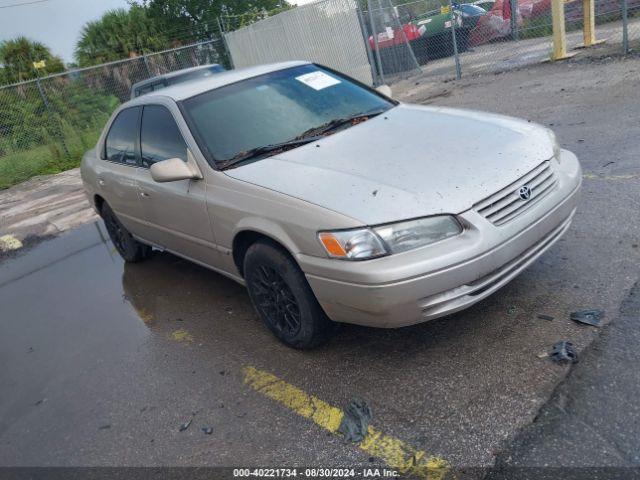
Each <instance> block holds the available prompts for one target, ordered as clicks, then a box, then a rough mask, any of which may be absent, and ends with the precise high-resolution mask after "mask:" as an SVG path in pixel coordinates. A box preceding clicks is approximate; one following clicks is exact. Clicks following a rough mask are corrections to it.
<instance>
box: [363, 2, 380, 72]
mask: <svg viewBox="0 0 640 480" xmlns="http://www.w3.org/2000/svg"><path fill="white" fill-rule="evenodd" d="M372 7H373V5H372V4H371V0H368V1H367V10H368V13H369V24H370V25H371V35H372V36H373V46H374V53H375V55H376V63H377V64H378V78H379V80H380V82H381V83H384V72H383V69H382V58H380V46H379V45H378V32H377V30H376V24H375V23H373V13H372V12H371V8H372ZM367 41H368V39H367Z"/></svg>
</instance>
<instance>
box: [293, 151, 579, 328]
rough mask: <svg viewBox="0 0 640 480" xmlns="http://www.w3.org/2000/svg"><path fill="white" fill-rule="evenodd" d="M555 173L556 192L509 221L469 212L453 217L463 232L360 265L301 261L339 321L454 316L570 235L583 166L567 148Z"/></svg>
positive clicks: (379, 323) (380, 323)
mask: <svg viewBox="0 0 640 480" xmlns="http://www.w3.org/2000/svg"><path fill="white" fill-rule="evenodd" d="M553 162H555V160H553ZM554 169H555V171H556V173H557V177H558V184H557V186H556V187H555V188H554V190H553V192H551V193H550V194H549V195H547V196H545V197H544V199H543V200H541V201H540V202H538V203H537V204H535V206H533V207H531V208H530V209H528V210H527V211H526V213H524V214H522V215H520V216H518V217H516V218H514V219H513V220H511V221H510V222H508V223H507V224H504V225H501V226H496V225H494V224H492V223H491V222H489V221H488V220H487V219H486V218H484V217H483V216H482V215H480V214H479V213H478V212H477V211H475V210H474V209H471V210H467V211H466V212H464V213H462V214H460V215H458V218H459V219H460V220H461V221H462V222H463V223H464V224H465V226H466V229H465V231H464V232H463V233H462V234H461V235H459V236H458V237H454V238H451V239H448V240H445V241H442V242H440V243H437V244H433V245H429V246H427V247H423V248H420V249H416V250H413V251H410V252H405V253H402V254H397V255H390V256H387V257H383V258H379V259H374V260H368V261H363V262H348V261H337V260H333V259H326V258H318V257H310V256H304V255H299V256H298V262H299V263H300V266H301V267H302V270H303V271H304V272H305V274H306V277H307V279H308V281H309V284H310V285H311V288H312V290H313V291H314V293H315V295H316V297H317V298H318V301H319V302H320V305H321V306H322V307H323V309H324V310H325V312H326V313H327V315H328V316H329V317H330V318H331V319H333V320H335V321H338V322H344V323H355V324H359V325H367V326H373V327H383V328H395V327H402V326H406V325H413V324H416V323H420V322H424V321H427V320H431V319H434V318H438V317H442V316H444V315H448V314H450V313H454V312H457V311H459V310H462V309H464V308H466V307H468V306H470V305H472V304H474V303H476V302H478V301H480V300H482V299H483V298H485V297H487V296H489V295H490V294H492V293H493V292H495V291H496V290H498V289H499V288H500V287H502V286H503V285H505V284H506V283H508V282H509V281H510V280H511V279H513V278H514V277H515V276H517V275H518V274H519V273H520V272H522V271H523V270H524V269H526V268H527V267H528V266H529V265H530V264H531V263H533V262H534V261H535V260H536V259H537V258H538V257H540V256H541V255H542V254H543V253H544V252H545V251H547V250H548V249H549V248H550V247H551V246H552V245H553V244H554V243H555V242H556V241H558V240H559V239H560V237H561V236H562V235H563V234H564V232H566V231H567V229H568V228H569V226H570V224H571V220H572V218H573V215H574V213H575V210H576V206H577V203H578V197H579V190H580V184H581V179H582V176H581V169H580V165H579V163H578V160H577V158H576V157H575V155H573V154H572V153H571V152H568V151H564V150H563V151H562V160H561V162H560V163H559V164H557V163H556V164H555V165H554Z"/></svg>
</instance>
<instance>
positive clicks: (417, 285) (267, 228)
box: [81, 62, 582, 348]
mask: <svg viewBox="0 0 640 480" xmlns="http://www.w3.org/2000/svg"><path fill="white" fill-rule="evenodd" d="M81 174H82V180H83V183H84V187H85V189H86V193H87V196H88V198H89V200H90V202H91V204H92V205H93V206H94V207H95V209H96V211H97V212H98V213H99V214H100V216H101V217H102V218H103V219H104V222H105V225H106V228H107V231H108V232H109V236H110V238H111V240H112V242H113V244H114V245H115V248H116V249H117V250H118V252H120V254H121V255H122V257H123V258H124V259H125V261H127V262H139V261H142V260H144V259H145V258H147V257H148V256H149V255H150V253H151V248H152V247H155V248H157V249H160V250H166V251H169V252H172V253H174V254H176V255H179V256H181V257H184V258H186V259H189V260H191V261H193V262H196V263H198V264H200V265H202V266H205V267H207V268H211V269H213V270H215V271H217V272H220V273H221V274H223V275H226V276H227V277H229V278H231V279H233V280H235V281H237V282H240V283H241V284H244V285H246V287H247V289H248V292H249V297H250V299H251V302H252V303H253V305H254V307H255V309H256V311H257V313H258V315H259V316H260V317H261V318H262V320H263V321H264V323H265V324H266V326H267V327H268V328H269V329H270V330H271V331H272V332H273V333H274V334H275V335H276V336H277V337H278V338H279V339H280V340H281V341H283V342H284V343H286V344H287V345H290V346H292V347H296V348H309V347H313V346H315V345H317V344H318V343H320V342H322V341H323V340H325V339H327V338H328V337H329V335H330V334H331V333H332V332H333V331H334V327H335V325H336V323H337V322H346V323H355V324H360V325H369V326H375V327H383V328H395V327H401V326H404V325H412V324H415V323H420V322H425V321H428V320H431V319H434V318H438V317H441V316H444V315H447V314H450V313H452V312H456V311H458V310H461V309H464V308H466V307H468V306H470V305H472V304H474V303H476V302H478V301H480V300H482V299H483V298H485V297H487V296H488V295H490V294H492V293H493V292H495V291H496V290H498V289H499V288H500V287H502V286H503V285H505V284H506V283H507V282H509V281H510V280H512V279H513V278H514V277H515V276H516V275H518V274H519V273H521V272H522V271H523V270H524V269H525V268H526V267H527V266H529V265H530V264H531V263H533V262H534V261H535V260H536V259H537V258H538V257H540V255H542V254H543V253H544V252H545V251H546V250H548V249H549V248H550V247H551V246H552V245H553V244H554V243H555V242H556V241H558V239H559V238H560V237H561V236H562V235H563V234H564V232H565V231H566V230H567V229H568V228H569V225H570V223H571V220H572V218H573V215H574V213H575V210H576V206H577V202H578V193H579V190H580V184H581V179H582V175H581V170H580V165H579V163H578V160H577V158H576V156H575V155H574V154H573V153H571V152H569V151H567V150H561V149H560V147H559V146H558V142H557V141H556V139H555V136H554V134H553V133H552V132H551V131H550V130H549V129H547V128H545V127H542V126H539V125H535V124H532V123H530V122H527V121H524V120H518V119H513V118H508V117H504V116H499V115H494V114H489V113H481V112H472V111H464V110H455V109H449V108H443V107H425V106H419V105H406V104H400V103H398V102H396V101H394V100H393V99H391V98H388V97H387V96H385V95H383V94H381V93H380V92H378V91H376V90H373V89H371V88H369V87H366V86H364V85H362V84H360V83H359V82H357V81H355V80H352V79H350V78H349V77H347V76H345V75H342V74H340V73H337V72H335V71H333V70H330V69H328V68H325V67H322V66H319V65H315V64H312V63H307V62H287V63H281V64H274V65H264V66H258V67H252V68H248V69H242V70H233V71H229V72H224V73H220V74H217V75H215V76H213V77H211V78H209V79H207V80H206V81H205V80H196V81H192V82H187V83H183V84H179V85H173V86H170V87H167V88H164V89H162V90H160V91H158V92H152V93H149V94H147V95H143V96H141V97H139V98H136V99H134V100H131V101H129V102H127V103H125V104H123V105H122V106H120V108H118V110H117V111H116V112H114V114H113V115H112V117H111V119H110V120H109V122H108V123H107V125H106V126H105V128H104V131H103V132H102V135H101V136H100V139H99V140H98V143H97V145H96V147H95V148H94V149H93V150H91V151H89V152H87V153H86V154H85V155H84V157H83V159H82V164H81ZM176 289H177V291H180V285H179V284H176ZM230 321H231V320H230Z"/></svg>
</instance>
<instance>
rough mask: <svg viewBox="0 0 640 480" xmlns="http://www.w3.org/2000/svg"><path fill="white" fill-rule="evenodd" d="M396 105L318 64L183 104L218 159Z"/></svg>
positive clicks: (256, 79) (253, 80)
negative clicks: (336, 121)
mask: <svg viewBox="0 0 640 480" xmlns="http://www.w3.org/2000/svg"><path fill="white" fill-rule="evenodd" d="M393 105H394V104H393V103H391V102H390V101H388V100H387V99H385V98H384V97H382V96H380V95H378V94H377V93H376V92H375V91H373V90H370V89H368V88H365V87H363V86H360V85H359V84H357V83H355V82H353V81H351V80H349V79H348V78H346V77H343V76H342V75H338V74H336V73H333V72H331V71H329V70H326V69H323V68H321V67H318V66H316V65H302V66H299V67H293V68H288V69H285V70H279V71H276V72H272V73H268V74H265V75H260V76H258V77H254V78H249V79H247V80H242V81H240V82H237V83H234V84H230V85H227V86H224V87H221V88H217V89H215V90H211V91H209V92H205V93H203V94H200V95H198V96H195V97H192V98H189V99H187V100H184V101H183V102H182V107H183V112H184V114H185V117H186V119H187V122H188V123H189V124H190V126H191V130H192V131H193V132H194V135H195V136H196V138H197V140H198V143H199V144H200V147H201V149H202V151H203V152H204V153H205V155H207V156H208V157H209V160H210V161H211V160H213V161H216V162H222V161H225V160H229V159H231V158H233V157H235V156H236V155H238V154H240V153H242V152H246V151H249V150H251V149H254V148H258V147H263V146H268V145H274V144H277V143H280V142H286V141H289V140H293V139H295V138H296V137H298V136H299V135H301V134H302V133H303V132H306V131H307V130H309V129H312V128H315V127H319V126H321V125H323V124H326V123H327V122H330V121H331V120H335V119H339V118H344V117H349V116H353V115H357V114H361V113H369V112H373V111H376V110H377V111H380V110H386V109H388V108H391V107H392V106H393Z"/></svg>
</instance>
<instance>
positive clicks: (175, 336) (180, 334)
mask: <svg viewBox="0 0 640 480" xmlns="http://www.w3.org/2000/svg"><path fill="white" fill-rule="evenodd" d="M171 339H172V340H175V341H176V342H193V335H191V334H190V333H189V332H187V331H186V330H185V329H184V328H180V329H179V330H174V331H173V332H171Z"/></svg>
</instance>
